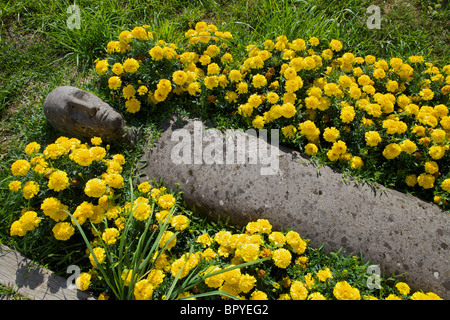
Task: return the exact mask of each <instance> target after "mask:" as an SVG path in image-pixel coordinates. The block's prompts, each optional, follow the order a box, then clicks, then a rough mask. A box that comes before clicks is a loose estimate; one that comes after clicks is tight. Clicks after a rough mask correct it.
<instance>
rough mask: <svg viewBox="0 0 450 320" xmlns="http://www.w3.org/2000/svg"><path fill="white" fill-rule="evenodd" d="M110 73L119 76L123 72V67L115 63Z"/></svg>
mask: <svg viewBox="0 0 450 320" xmlns="http://www.w3.org/2000/svg"><path fill="white" fill-rule="evenodd" d="M111 71H112V72H113V73H114V74H115V75H116V76H120V75H121V74H122V73H123V72H124V70H123V65H122V64H121V63H119V62H116V63H114V64H113V66H112V69H111Z"/></svg>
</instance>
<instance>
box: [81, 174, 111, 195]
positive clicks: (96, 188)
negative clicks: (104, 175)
mask: <svg viewBox="0 0 450 320" xmlns="http://www.w3.org/2000/svg"><path fill="white" fill-rule="evenodd" d="M106 190H107V188H106V183H105V182H104V181H103V180H101V179H98V178H94V179H90V180H89V181H88V182H86V187H85V188H84V193H86V195H87V196H89V197H93V198H100V197H101V196H103V195H104V194H105V192H106Z"/></svg>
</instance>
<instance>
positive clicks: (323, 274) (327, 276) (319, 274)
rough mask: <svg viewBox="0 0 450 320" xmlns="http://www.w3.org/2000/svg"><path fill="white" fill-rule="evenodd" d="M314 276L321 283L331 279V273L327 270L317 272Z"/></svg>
mask: <svg viewBox="0 0 450 320" xmlns="http://www.w3.org/2000/svg"><path fill="white" fill-rule="evenodd" d="M316 276H317V278H318V279H319V281H321V282H326V281H327V280H328V279H333V273H332V272H331V270H330V269H329V268H325V269H322V270H319V271H317V273H316Z"/></svg>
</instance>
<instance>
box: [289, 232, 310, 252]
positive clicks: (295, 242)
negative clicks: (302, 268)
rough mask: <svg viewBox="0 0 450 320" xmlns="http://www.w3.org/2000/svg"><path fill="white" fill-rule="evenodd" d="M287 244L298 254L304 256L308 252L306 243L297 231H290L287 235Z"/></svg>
mask: <svg viewBox="0 0 450 320" xmlns="http://www.w3.org/2000/svg"><path fill="white" fill-rule="evenodd" d="M286 242H287V244H288V245H290V246H291V248H292V249H293V250H294V251H295V253H297V254H302V253H303V252H305V250H306V242H305V241H303V239H302V238H301V237H300V235H299V234H298V233H297V232H295V231H289V232H288V233H287V234H286Z"/></svg>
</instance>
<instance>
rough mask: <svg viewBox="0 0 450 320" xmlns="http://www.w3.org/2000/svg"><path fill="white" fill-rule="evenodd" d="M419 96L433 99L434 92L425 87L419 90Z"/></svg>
mask: <svg viewBox="0 0 450 320" xmlns="http://www.w3.org/2000/svg"><path fill="white" fill-rule="evenodd" d="M419 96H420V97H421V98H422V100H427V101H428V100H433V98H434V92H433V90H431V89H428V88H425V89H423V90H421V91H420V92H419Z"/></svg>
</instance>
